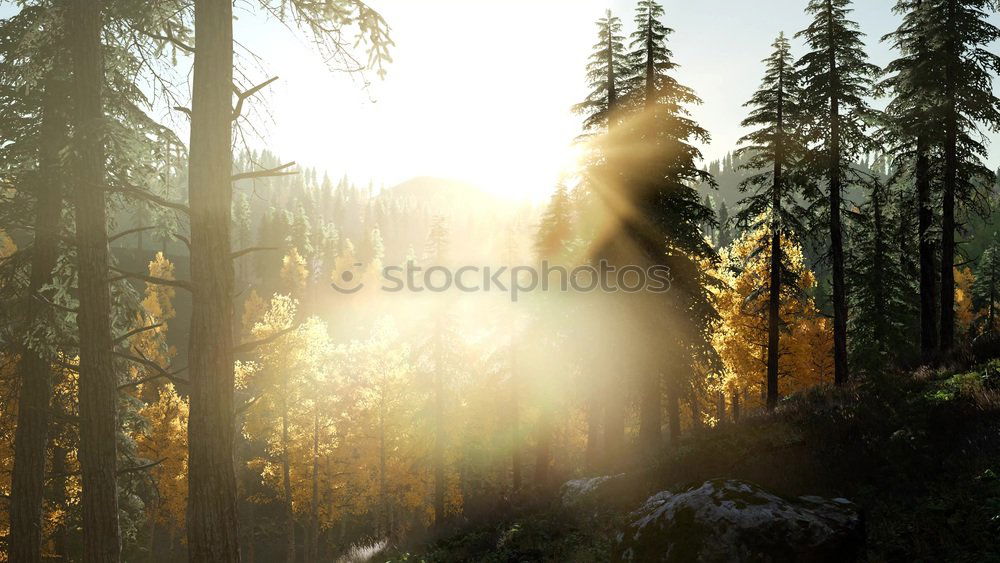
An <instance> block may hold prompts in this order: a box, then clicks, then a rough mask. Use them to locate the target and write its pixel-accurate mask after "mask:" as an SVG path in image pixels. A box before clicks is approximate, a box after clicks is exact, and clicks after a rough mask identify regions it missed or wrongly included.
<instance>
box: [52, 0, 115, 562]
mask: <svg viewBox="0 0 1000 563" xmlns="http://www.w3.org/2000/svg"><path fill="white" fill-rule="evenodd" d="M102 12H103V6H102V3H101V1H100V0H70V1H69V2H68V3H67V6H66V9H65V12H64V13H65V16H66V21H65V25H66V30H67V33H68V34H69V38H70V41H69V45H70V53H71V55H72V61H73V92H72V99H73V106H74V119H73V121H74V125H75V129H74V131H75V133H74V145H75V147H74V148H75V152H76V158H75V159H74V164H75V165H76V166H75V168H76V169H75V171H74V172H75V174H74V180H75V182H76V185H75V186H74V189H73V192H74V195H75V203H76V239H77V240H76V242H77V261H78V264H77V280H78V286H79V301H80V311H79V314H78V315H77V323H78V327H79V331H80V368H79V373H80V380H79V396H80V452H79V458H80V473H81V476H82V479H81V481H82V485H83V491H82V503H81V504H82V508H83V510H82V513H83V560H84V561H86V562H88V563H97V562H115V561H118V559H119V557H120V554H121V537H120V534H119V529H118V479H117V470H116V462H117V438H118V389H117V387H118V378H117V376H116V374H115V370H114V362H113V358H112V348H113V346H114V341H113V338H112V334H111V290H110V287H109V285H108V273H109V272H110V269H109V265H110V257H109V251H108V233H107V207H106V190H107V185H106V179H105V169H104V166H105V161H104V158H105V157H104V140H103V138H102V136H103V133H102V130H103V120H104V106H103V92H102V89H103V86H104V57H103V53H102V45H101V27H102Z"/></svg>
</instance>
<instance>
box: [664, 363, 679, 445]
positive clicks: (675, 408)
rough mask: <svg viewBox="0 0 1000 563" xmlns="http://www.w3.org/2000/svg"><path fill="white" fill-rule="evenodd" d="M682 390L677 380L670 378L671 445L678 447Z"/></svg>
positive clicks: (668, 396) (668, 394)
mask: <svg viewBox="0 0 1000 563" xmlns="http://www.w3.org/2000/svg"><path fill="white" fill-rule="evenodd" d="M680 403H681V401H680V389H679V386H678V382H677V378H676V377H670V380H669V381H667V416H668V417H669V423H670V445H671V446H673V447H675V448H676V447H677V446H678V445H679V444H680V443H681V405H680Z"/></svg>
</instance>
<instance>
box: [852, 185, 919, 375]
mask: <svg viewBox="0 0 1000 563" xmlns="http://www.w3.org/2000/svg"><path fill="white" fill-rule="evenodd" d="M889 196H890V191H889V188H888V186H885V185H883V183H882V182H876V183H874V184H873V190H872V192H871V197H870V198H869V200H868V203H867V204H866V205H865V206H864V207H863V208H862V209H861V210H860V213H859V217H860V218H859V220H858V223H857V228H856V230H855V233H854V240H853V243H852V245H851V249H850V250H851V252H850V254H851V261H850V264H849V267H848V272H849V274H850V275H851V279H852V280H854V282H853V284H852V286H851V294H850V298H851V309H852V311H853V314H852V316H851V334H852V339H851V357H852V363H853V364H854V365H858V366H861V367H862V368H865V369H866V370H868V371H874V370H879V369H885V367H886V366H889V365H893V364H894V363H896V362H897V361H898V359H899V358H900V356H902V355H903V353H904V352H905V350H906V347H907V339H908V336H907V329H908V328H909V323H908V319H909V317H910V301H909V299H908V297H907V296H908V292H909V289H910V287H909V284H908V281H907V280H908V278H907V277H906V275H905V273H904V272H903V269H902V264H901V254H900V249H899V248H898V247H897V246H896V245H894V244H892V243H893V237H892V227H891V224H890V223H889V213H890V211H891V208H890V205H889V204H890V201H889Z"/></svg>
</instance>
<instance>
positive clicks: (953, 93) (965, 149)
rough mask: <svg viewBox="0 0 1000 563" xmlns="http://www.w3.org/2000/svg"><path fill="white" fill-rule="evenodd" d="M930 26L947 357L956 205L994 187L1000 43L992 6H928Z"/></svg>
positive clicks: (960, 2) (979, 1) (975, 0)
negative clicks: (992, 138)
mask: <svg viewBox="0 0 1000 563" xmlns="http://www.w3.org/2000/svg"><path fill="white" fill-rule="evenodd" d="M927 2H928V3H929V6H928V7H927V19H926V20H925V21H924V23H925V24H926V25H929V26H931V32H930V33H931V37H932V38H933V44H932V46H931V49H932V52H933V55H932V60H931V63H930V64H931V66H932V68H933V70H934V72H935V73H936V76H937V79H938V80H937V83H939V84H941V87H940V89H941V90H942V91H941V92H939V93H936V94H939V95H938V96H936V100H935V101H936V103H935V104H934V107H933V111H934V113H935V114H936V115H935V116H934V117H933V118H932V120H931V123H939V124H941V126H942V127H943V131H944V138H943V145H942V146H941V150H942V152H943V155H944V163H943V172H942V173H943V176H944V178H943V182H942V190H943V191H942V195H941V264H940V266H941V322H940V331H941V333H940V334H941V336H940V348H941V353H942V354H943V355H947V354H948V353H949V352H950V351H951V349H952V347H953V345H954V339H955V273H954V272H955V270H954V266H955V253H956V249H957V246H956V241H955V230H956V228H957V223H956V209H957V205H958V204H960V203H962V202H969V201H971V200H972V199H974V198H975V197H976V196H977V195H978V194H977V192H978V190H979V189H981V188H982V187H983V186H992V184H993V182H994V176H993V172H992V170H990V169H989V168H987V167H986V166H984V165H983V162H982V159H983V158H985V156H986V147H985V146H984V145H983V144H982V142H981V141H980V138H981V133H980V130H979V126H980V124H984V125H986V126H987V127H988V128H989V129H990V130H992V131H997V130H1000V98H998V97H997V96H995V95H994V94H993V76H994V75H995V74H996V73H997V72H1000V57H998V56H997V55H995V54H993V53H991V52H989V51H988V50H987V49H986V47H987V46H988V45H990V44H991V43H993V42H994V41H996V40H997V39H1000V29H998V28H997V27H996V26H994V25H993V24H992V23H990V21H989V17H990V15H989V14H988V13H987V10H991V9H993V8H994V7H995V3H994V2H993V1H992V0H927Z"/></svg>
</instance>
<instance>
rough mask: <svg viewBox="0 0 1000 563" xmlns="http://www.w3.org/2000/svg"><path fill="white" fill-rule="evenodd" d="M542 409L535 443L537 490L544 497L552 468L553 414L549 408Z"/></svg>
mask: <svg viewBox="0 0 1000 563" xmlns="http://www.w3.org/2000/svg"><path fill="white" fill-rule="evenodd" d="M542 408H543V411H542V413H541V415H540V416H539V420H538V434H537V439H536V441H535V489H536V490H537V491H539V492H541V493H542V496H543V497H544V494H545V493H547V492H548V490H549V469H550V468H551V466H552V413H551V412H549V410H548V408H546V407H544V406H543V407H542Z"/></svg>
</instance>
